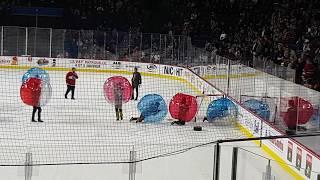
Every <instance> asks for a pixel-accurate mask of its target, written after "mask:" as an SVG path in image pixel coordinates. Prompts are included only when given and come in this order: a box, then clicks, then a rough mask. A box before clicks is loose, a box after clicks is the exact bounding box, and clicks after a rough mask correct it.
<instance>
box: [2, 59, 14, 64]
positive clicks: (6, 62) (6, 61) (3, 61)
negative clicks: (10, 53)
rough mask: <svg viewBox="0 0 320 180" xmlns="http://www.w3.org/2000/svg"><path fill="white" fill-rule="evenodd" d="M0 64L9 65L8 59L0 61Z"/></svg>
mask: <svg viewBox="0 0 320 180" xmlns="http://www.w3.org/2000/svg"><path fill="white" fill-rule="evenodd" d="M0 64H11V60H10V59H0Z"/></svg>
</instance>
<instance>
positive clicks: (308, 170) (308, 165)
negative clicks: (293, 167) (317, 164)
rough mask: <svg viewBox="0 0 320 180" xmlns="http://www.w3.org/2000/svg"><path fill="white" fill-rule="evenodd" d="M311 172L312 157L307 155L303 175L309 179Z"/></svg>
mask: <svg viewBox="0 0 320 180" xmlns="http://www.w3.org/2000/svg"><path fill="white" fill-rule="evenodd" d="M311 171H312V156H310V155H309V154H307V159H306V169H305V170H304V174H305V175H306V176H307V177H308V178H310V177H311Z"/></svg>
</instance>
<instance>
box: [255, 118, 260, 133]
mask: <svg viewBox="0 0 320 180" xmlns="http://www.w3.org/2000/svg"><path fill="white" fill-rule="evenodd" d="M254 132H255V133H257V134H258V133H259V132H260V122H259V121H256V120H255V121H254Z"/></svg>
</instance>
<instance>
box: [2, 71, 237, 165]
mask: <svg viewBox="0 0 320 180" xmlns="http://www.w3.org/2000/svg"><path fill="white" fill-rule="evenodd" d="M29 69H30V67H25V66H20V67H19V66H16V67H15V68H9V69H8V68H7V67H4V66H3V67H1V71H0V78H1V81H2V82H1V83H2V86H1V88H0V94H1V96H0V102H1V105H0V107H1V108H0V137H1V141H0V165H24V160H25V156H26V153H31V154H32V164H72V163H94V164H95V163H117V162H130V161H132V160H130V157H129V156H130V151H135V152H136V159H135V161H141V160H146V159H149V158H155V157H160V156H165V155H169V154H172V153H176V152H181V151H184V150H188V149H189V148H192V147H196V146H201V145H204V144H206V143H209V142H213V141H216V140H218V139H226V138H239V137H242V133H241V132H240V131H239V130H238V128H237V127H236V126H235V124H232V123H231V124H230V123H218V122H228V120H232V122H233V121H234V120H235V118H236V116H235V114H232V116H225V117H221V118H218V119H217V121H216V122H215V123H211V122H207V121H202V120H201V117H202V119H203V117H205V116H206V114H207V110H208V107H209V104H210V103H211V102H212V101H214V100H216V99H219V98H223V96H222V95H218V96H203V97H201V98H202V99H203V100H201V102H200V99H201V98H200V97H199V96H198V95H199V94H201V92H200V90H198V89H197V88H195V86H194V85H192V83H190V82H188V81H186V80H184V79H183V78H184V77H181V78H176V77H175V78H171V77H172V76H157V73H156V72H155V73H153V74H151V73H141V74H142V84H141V85H140V87H139V97H138V100H136V101H135V100H130V101H129V102H127V103H123V104H122V111H123V120H119V121H117V120H116V114H115V104H114V103H108V102H107V101H106V99H105V89H104V87H105V86H104V85H105V83H106V81H107V80H108V79H109V78H111V77H115V76H121V77H123V78H126V79H127V80H128V81H129V82H130V83H131V78H132V72H130V71H128V72H124V71H117V72H113V73H107V71H106V72H103V71H99V72H98V71H96V70H94V69H90V70H88V69H77V71H76V73H77V75H78V76H79V79H76V86H75V95H74V98H75V100H72V99H70V94H69V95H68V99H65V97H64V95H65V92H66V90H67V85H66V74H67V73H68V71H69V69H67V68H61V67H59V68H43V69H45V70H46V72H47V73H48V77H47V76H46V78H48V79H50V87H51V89H50V92H51V91H52V94H50V101H46V103H42V104H41V108H42V112H41V119H42V121H44V122H43V123H40V122H31V115H32V106H30V105H26V104H24V103H23V101H22V100H21V97H20V90H21V89H20V88H21V85H22V77H24V76H23V75H24V74H25V73H26V72H27V71H28V70H29ZM37 78H39V79H40V80H38V81H37V80H36V79H37ZM30 79H33V80H30ZM28 80H29V81H30V82H31V81H32V82H37V83H38V84H36V85H38V87H40V88H41V87H45V86H44V85H45V84H46V83H44V82H45V81H43V80H41V78H40V77H39V76H30V77H29V79H28V78H27V81H26V82H28ZM27 87H29V86H27ZM41 90H42V91H36V92H37V93H40V95H39V94H38V96H37V97H40V98H44V95H43V94H41V93H46V91H47V90H46V89H41ZM28 92H29V91H28ZM134 93H136V92H135V91H134ZM179 93H182V94H186V95H188V96H190V97H193V98H194V99H196V101H192V102H193V103H197V104H198V109H197V112H196V115H194V117H192V119H191V120H190V121H189V122H186V123H185V125H182V126H179V125H171V123H172V121H176V120H177V119H173V118H172V117H171V113H169V104H170V102H171V101H172V98H173V97H174V96H175V95H177V94H179ZM47 95H48V94H46V97H47ZM148 95H150V96H148ZM144 96H147V99H150V98H151V97H152V98H156V99H157V100H156V102H155V103H154V102H153V101H146V100H144V101H143V102H142V103H140V100H141V99H142V97H144ZM40 101H41V100H40ZM157 102H158V103H157ZM177 102H178V104H179V103H181V101H177ZM182 102H183V101H182ZM186 102H189V101H186ZM190 102H191V101H190ZM139 103H140V107H139ZM143 103H146V104H148V106H154V108H151V107H150V108H146V107H141V106H142V105H141V104H143ZM32 105H33V106H34V104H32ZM165 105H166V108H167V109H166V108H165V107H164V106H165ZM179 107H180V106H179ZM190 107H191V106H190ZM187 108H188V106H187ZM146 109H147V110H146ZM150 109H153V110H152V111H153V112H152V113H155V114H156V113H160V112H161V113H162V114H161V118H163V117H162V116H165V117H164V118H163V119H160V120H157V121H154V122H153V121H152V119H150V118H152V116H153V115H155V114H152V113H150V112H148V113H145V112H144V111H149V110H150ZM184 111H188V109H185V110H184ZM142 112H144V114H143V115H144V116H146V120H145V121H146V122H144V121H142V122H141V123H136V122H130V119H131V118H132V117H140V116H141V113H142ZM180 113H181V112H180ZM150 114H151V115H152V116H151V117H150ZM36 117H37V116H36ZM155 117H156V116H155ZM159 117H160V115H159ZM159 117H157V118H159ZM195 119H196V121H195ZM221 124H223V126H222V125H221ZM196 125H197V126H202V127H203V131H201V132H197V131H193V127H194V126H196Z"/></svg>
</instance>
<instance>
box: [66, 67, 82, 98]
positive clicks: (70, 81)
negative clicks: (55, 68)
mask: <svg viewBox="0 0 320 180" xmlns="http://www.w3.org/2000/svg"><path fill="white" fill-rule="evenodd" d="M78 78H79V77H78V74H77V73H76V68H72V71H70V72H68V73H67V75H66V83H67V91H66V94H65V95H64V97H65V98H66V99H68V94H69V92H70V91H71V99H74V89H75V87H76V79H78Z"/></svg>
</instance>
